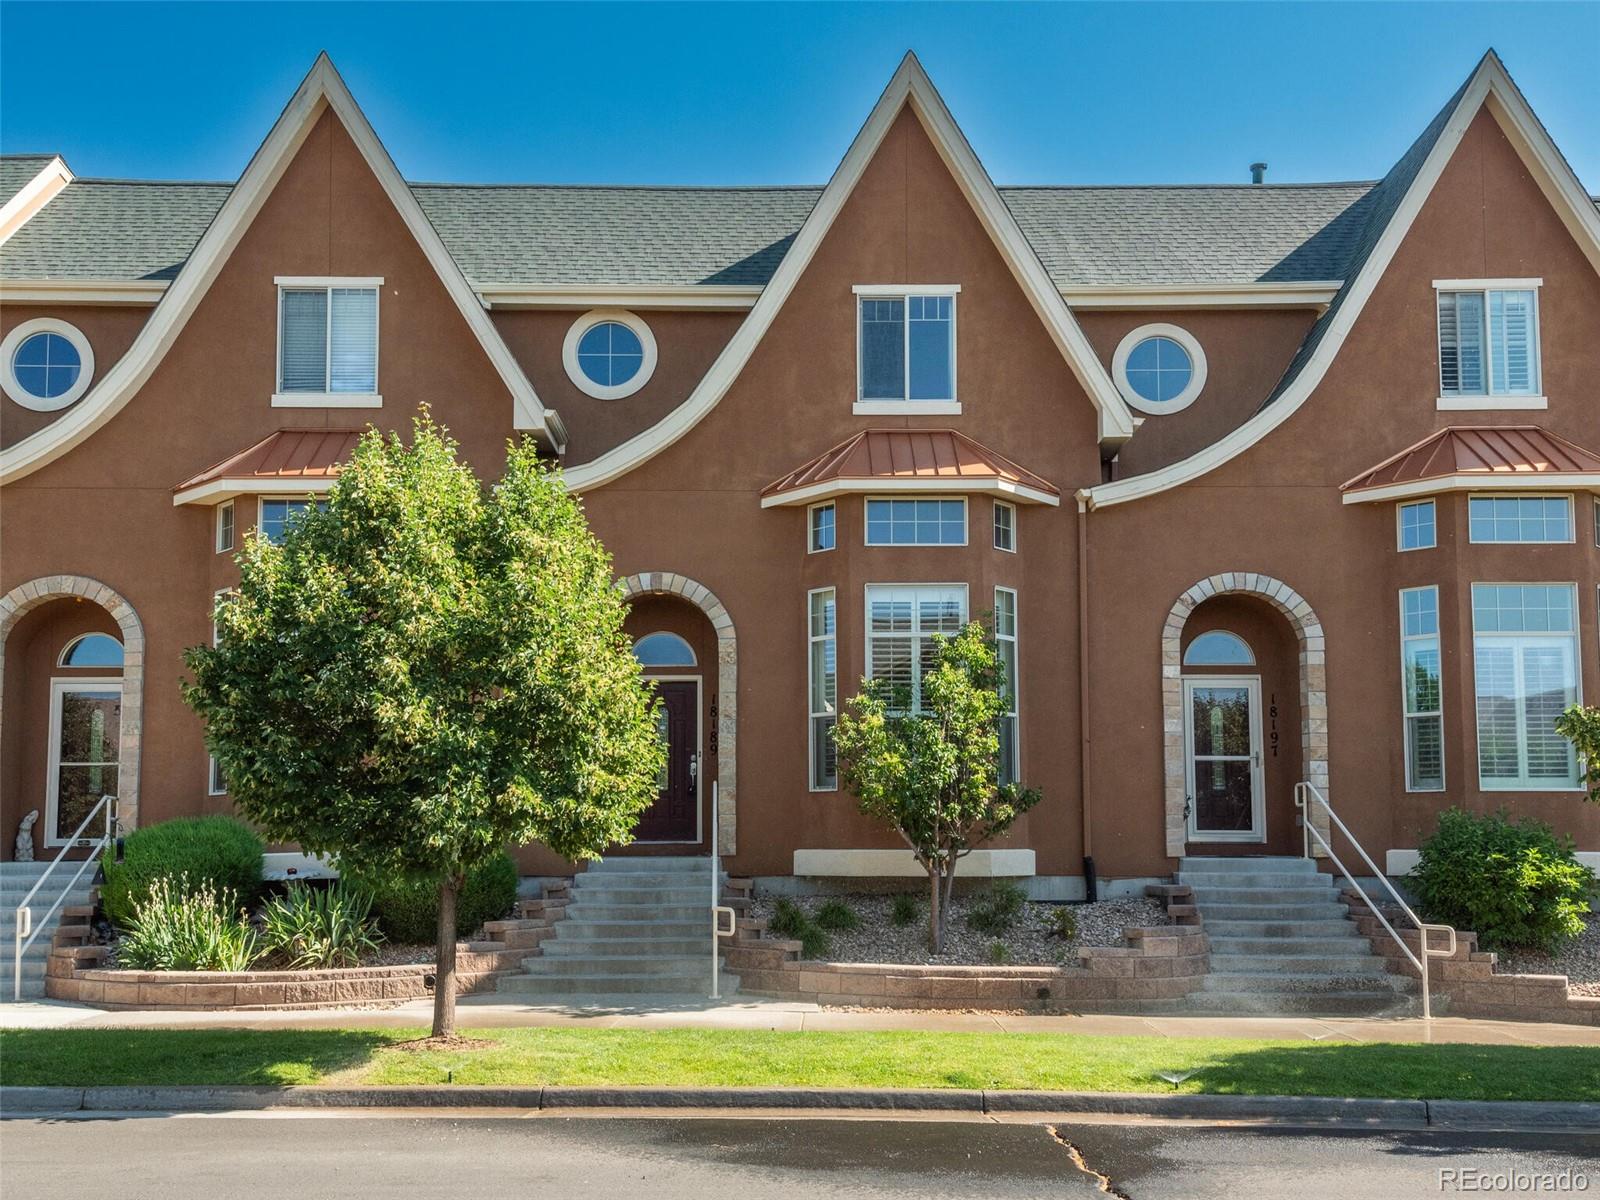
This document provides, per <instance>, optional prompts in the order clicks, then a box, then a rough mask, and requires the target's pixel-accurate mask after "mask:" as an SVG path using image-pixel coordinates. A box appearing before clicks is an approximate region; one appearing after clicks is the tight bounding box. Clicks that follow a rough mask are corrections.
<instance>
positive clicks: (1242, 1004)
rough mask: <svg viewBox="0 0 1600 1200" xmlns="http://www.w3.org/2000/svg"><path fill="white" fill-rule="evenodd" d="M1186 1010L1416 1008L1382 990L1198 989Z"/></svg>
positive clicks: (1401, 1011)
mask: <svg viewBox="0 0 1600 1200" xmlns="http://www.w3.org/2000/svg"><path fill="white" fill-rule="evenodd" d="M1185 1011H1187V1012H1189V1013H1190V1014H1192V1015H1194V1016H1228V1017H1237V1016H1257V1017H1280V1016H1318V1017H1355V1016H1378V1015H1383V1016H1391V1017H1402V1016H1409V1015H1411V1014H1413V1013H1414V1012H1416V1011H1417V1002H1416V1000H1415V999H1414V998H1413V997H1411V996H1404V995H1398V994H1395V993H1389V994H1387V995H1386V994H1384V993H1381V992H1303V993H1295V992H1277V993H1271V992H1267V993H1263V992H1222V991H1205V992H1196V993H1195V994H1194V995H1192V996H1191V997H1190V998H1189V1004H1188V1007H1187V1008H1186V1010H1185Z"/></svg>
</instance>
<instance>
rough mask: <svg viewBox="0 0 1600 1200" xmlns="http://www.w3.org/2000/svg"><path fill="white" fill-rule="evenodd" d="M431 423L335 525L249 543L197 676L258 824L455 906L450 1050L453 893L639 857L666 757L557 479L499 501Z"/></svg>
mask: <svg viewBox="0 0 1600 1200" xmlns="http://www.w3.org/2000/svg"><path fill="white" fill-rule="evenodd" d="M456 449H457V447H456V443H455V442H454V441H453V440H451V439H450V437H449V435H448V433H447V432H446V431H444V430H443V429H441V428H440V427H439V426H437V425H436V424H434V422H433V420H432V418H431V417H430V416H429V415H428V413H427V411H426V410H424V411H423V413H422V415H421V416H420V417H419V418H418V419H417V421H416V422H415V423H414V429H413V438H412V444H411V445H410V446H409V447H408V446H406V445H405V444H404V443H403V442H402V440H401V439H400V437H399V436H398V435H395V434H391V435H389V436H388V437H384V436H383V435H381V434H380V433H378V432H377V431H376V430H369V431H368V432H367V434H366V435H365V436H363V437H362V438H361V440H360V443H359V444H358V445H357V447H356V449H355V452H354V454H353V455H352V456H351V460H350V463H349V465H348V466H347V467H346V468H345V469H344V471H343V472H342V473H341V474H340V476H339V478H338V480H337V482H336V483H335V485H334V487H333V489H332V492H331V494H330V496H329V501H328V506H327V508H326V510H325V511H316V510H314V509H313V510H310V511H308V512H306V513H305V514H304V515H303V516H302V517H299V518H297V519H296V520H295V521H294V522H293V523H292V525H291V526H290V528H289V530H288V531H287V534H286V536H285V537H284V538H283V540H282V543H281V544H279V545H274V544H272V543H270V542H268V541H266V540H264V539H262V538H260V537H253V538H251V539H249V540H248V541H247V542H246V544H245V547H244V550H243V552H242V553H241V555H240V556H239V565H240V586H239V590H238V593H237V595H236V596H235V597H233V598H232V599H230V600H229V601H228V602H227V603H224V604H221V605H219V607H218V611H217V614H216V621H217V630H218V635H219V636H218V639H217V644H216V645H215V646H196V647H194V648H192V649H190V650H189V651H188V652H187V653H186V654H185V656H184V661H185V663H186V665H187V667H188V669H189V672H190V674H191V675H192V676H193V682H192V683H187V684H185V686H184V698H185V699H186V700H187V701H188V703H189V705H190V707H191V708H193V709H194V710H195V712H197V713H199V715H200V716H201V717H202V718H204V720H205V722H206V741H207V745H208V746H209V747H210V749H211V752H212V753H213V754H215V755H216V756H217V758H218V760H219V763H220V765H221V768H222V771H223V774H224V776H225V777H226V779H227V781H228V788H229V792H230V794H231V795H232V797H233V800H234V802H235V804H236V805H237V806H238V808H239V810H240V812H241V813H242V814H243V815H244V816H246V817H247V818H249V819H250V820H251V821H253V822H255V824H256V825H257V826H259V827H260V829H261V830H262V832H263V833H265V834H266V835H267V836H268V837H269V838H272V839H275V840H282V841H294V842H298V843H299V844H300V845H301V846H302V847H303V848H304V849H305V850H306V851H308V852H311V853H322V854H331V855H336V856H338V857H339V858H340V859H341V860H343V861H347V862H351V863H353V864H355V865H356V866H357V867H358V868H359V870H360V871H361V872H363V873H366V874H368V875H371V874H376V873H391V874H393V875H395V876H399V877H403V878H407V879H411V880H415V881H417V882H419V883H420V882H427V883H429V884H432V885H433V886H436V887H437V888H438V891H439V922H438V955H439V957H438V973H437V983H436V987H435V993H434V1013H433V1033H434V1036H436V1037H450V1036H453V1035H454V1030H455V946H456V893H457V890H458V889H459V888H460V886H461V882H462V879H463V877H464V876H465V874H466V873H467V872H468V871H469V870H471V869H473V868H474V867H475V866H477V865H478V864H480V863H482V862H484V861H485V860H487V859H489V858H491V857H493V856H494V855H496V854H499V853H500V852H501V851H502V850H503V848H504V847H505V846H507V845H511V844H521V843H526V842H531V841H540V842H543V843H545V844H546V845H547V846H549V847H550V848H551V849H553V850H555V851H556V852H557V853H558V854H561V855H564V856H565V857H567V858H571V859H583V858H595V857H598V856H599V855H600V853H601V852H602V851H603V850H604V849H605V848H606V847H607V846H609V845H612V844H614V843H617V842H623V841H626V840H627V839H628V838H629V836H630V834H631V831H632V829H633V827H634V825H635V823H636V821H637V818H638V815H639V813H640V812H641V811H642V810H643V808H644V807H645V806H646V805H647V804H648V803H649V802H650V800H651V799H652V798H653V797H654V795H655V792H656V775H657V772H658V771H659V769H660V766H661V762H662V757H663V755H664V753H665V751H664V749H663V748H662V746H661V744H660V742H659V740H658V738H657V735H656V727H655V719H654V702H653V699H652V695H651V692H650V690H649V687H648V685H647V684H646V683H645V682H644V680H643V678H642V676H641V675H640V672H639V667H638V664H637V663H636V661H635V660H634V658H633V655H632V654H631V652H630V648H629V643H628V640H627V638H626V636H625V635H624V633H623V629H622V623H623V617H624V615H625V608H624V603H623V598H622V596H621V593H620V592H619V591H618V590H617V588H616V586H615V582H614V580H613V578H612V573H611V562H610V558H609V556H608V555H607V554H606V552H605V550H604V549H603V548H602V547H601V545H600V543H599V542H598V541H597V540H596V539H595V538H594V536H593V535H592V534H591V533H590V532H589V529H588V527H587V525H586V523H585V521H584V516H583V512H582V510H581V508H580V507H579V505H578V503H577V501H576V500H575V499H574V498H573V497H572V496H571V495H570V494H569V493H568V491H567V489H566V487H565V486H564V485H563V483H562V481H561V477H560V475H559V473H558V472H557V471H555V470H553V469H550V468H549V467H547V466H546V465H545V464H544V463H542V462H541V461H540V460H539V458H538V457H537V455H536V454H535V452H534V450H533V449H532V448H531V447H530V446H527V445H521V446H512V447H511V448H510V451H509V454H508V457H507V460H506V470H505V474H504V476H503V477H502V478H501V480H500V481H499V482H498V483H497V484H495V485H494V486H493V487H492V488H489V489H487V490H486V489H484V488H483V487H481V486H480V485H479V482H478V479H477V477H476V476H475V475H474V474H473V472H472V469H471V468H470V467H468V466H467V465H465V464H464V463H462V462H460V461H458V459H457V455H456Z"/></svg>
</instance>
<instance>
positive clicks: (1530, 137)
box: [1088, 52, 1600, 508]
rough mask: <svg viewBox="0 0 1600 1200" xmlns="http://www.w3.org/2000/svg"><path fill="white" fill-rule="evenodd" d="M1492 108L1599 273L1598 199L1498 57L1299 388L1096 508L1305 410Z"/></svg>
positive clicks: (1175, 478)
mask: <svg viewBox="0 0 1600 1200" xmlns="http://www.w3.org/2000/svg"><path fill="white" fill-rule="evenodd" d="M1486 103H1487V104H1488V106H1489V111H1490V113H1491V114H1493V115H1494V117H1495V118H1496V120H1497V121H1499V123H1500V125H1501V127H1502V129H1504V130H1505V131H1506V133H1507V136H1508V137H1509V138H1510V140H1511V142H1512V144H1513V146H1519V144H1521V145H1522V146H1525V147H1526V148H1525V149H1523V148H1521V146H1519V154H1521V155H1522V157H1523V161H1524V162H1526V163H1527V165H1528V167H1529V170H1530V171H1531V172H1532V174H1533V176H1534V178H1535V179H1537V180H1539V186H1540V188H1541V189H1542V190H1543V191H1544V193H1545V195H1546V196H1548V197H1549V198H1550V201H1551V203H1552V204H1553V205H1554V206H1555V207H1556V210H1557V212H1558V213H1560V214H1561V217H1562V220H1563V221H1564V222H1565V223H1566V225H1567V228H1568V229H1569V230H1571V231H1572V234H1573V236H1574V238H1576V239H1577V242H1578V245H1579V246H1580V247H1582V248H1583V251H1584V253H1585V254H1586V255H1587V256H1588V258H1589V260H1590V261H1591V262H1592V263H1594V264H1595V266H1596V269H1600V212H1597V211H1596V209H1595V205H1594V201H1592V200H1590V199H1589V197H1588V195H1587V194H1586V193H1585V192H1584V190H1583V187H1582V185H1581V184H1580V183H1579V182H1578V180H1577V177H1576V176H1574V175H1573V173H1572V168H1571V167H1569V166H1568V165H1567V162H1566V159H1564V158H1562V157H1561V152H1560V151H1559V150H1557V149H1556V147H1555V144H1554V143H1553V142H1552V141H1551V140H1550V135H1549V133H1547V132H1546V131H1545V128H1544V126H1543V125H1541V124H1539V121H1538V118H1536V117H1535V116H1534V115H1533V111H1532V109H1530V108H1529V107H1528V102H1527V100H1526V99H1524V98H1523V96H1522V93H1521V92H1519V91H1518V90H1517V86H1516V84H1515V83H1513V82H1512V81H1511V77H1510V76H1509V75H1508V74H1506V69H1505V67H1504V65H1502V63H1501V62H1500V59H1499V58H1498V57H1497V56H1496V55H1495V54H1494V53H1493V52H1491V53H1489V54H1488V55H1486V56H1485V57H1484V60H1483V62H1481V63H1480V64H1479V65H1478V68H1477V70H1476V71H1475V72H1474V73H1473V77H1472V79H1471V80H1470V81H1469V82H1468V84H1467V87H1466V89H1465V90H1464V91H1463V92H1462V94H1461V99H1460V101H1459V102H1458V103H1457V104H1456V108H1455V111H1454V112H1453V113H1451V114H1450V116H1449V118H1448V119H1447V122H1446V124H1445V128H1444V131H1443V132H1442V133H1441V134H1440V135H1439V140H1438V141H1437V142H1435V143H1434V146H1433V149H1432V150H1431V151H1430V152H1429V153H1428V157H1427V159H1426V160H1425V161H1424V162H1423V165H1422V169H1421V170H1420V171H1418V172H1417V177H1416V178H1415V179H1413V180H1412V181H1411V187H1410V189H1409V190H1408V191H1407V192H1406V195H1405V198H1404V199H1403V200H1402V201H1401V203H1400V206H1399V208H1398V209H1396V210H1395V213H1394V216H1393V217H1391V218H1390V220H1389V224H1388V226H1387V227H1386V228H1385V229H1384V231H1383V234H1382V235H1381V236H1380V237H1379V239H1378V243H1377V245H1376V246H1375V247H1374V248H1373V251H1372V254H1371V255H1370V256H1369V257H1368V258H1367V261H1366V263H1365V264H1364V265H1363V266H1362V268H1361V272H1360V274H1358V275H1357V276H1356V278H1355V280H1354V281H1353V282H1352V283H1351V285H1350V294H1349V295H1348V296H1346V297H1345V300H1344V303H1343V304H1341V305H1340V306H1339V310H1338V313H1337V314H1336V315H1335V317H1334V319H1333V323H1332V325H1331V326H1330V327H1329V329H1328V331H1327V333H1326V335H1325V336H1324V337H1323V339H1322V341H1321V342H1320V343H1319V344H1318V346H1317V348H1316V350H1315V352H1314V353H1313V354H1312V356H1311V358H1310V361H1308V362H1307V363H1306V365H1305V368H1304V369H1303V370H1302V371H1301V372H1300V374H1299V376H1298V377H1297V378H1296V379H1295V381H1294V383H1293V384H1292V385H1290V387H1289V388H1288V389H1286V390H1285V391H1284V393H1283V395H1281V396H1279V397H1278V398H1277V399H1276V400H1275V401H1273V402H1272V403H1271V404H1269V405H1268V406H1267V407H1266V408H1265V409H1263V410H1262V411H1260V412H1258V413H1257V414H1256V415H1255V416H1253V417H1251V418H1250V420H1248V421H1246V422H1245V423H1244V424H1243V425H1240V426H1239V427H1238V428H1237V429H1235V430H1233V432H1231V433H1229V434H1228V435H1227V436H1226V437H1224V438H1222V439H1221V440H1220V441H1217V442H1214V443H1212V444H1211V445H1210V446H1207V447H1206V448H1205V449H1204V450H1201V451H1200V452H1199V453H1197V454H1193V455H1190V456H1189V457H1188V458H1186V459H1183V460H1182V461H1180V462H1176V463H1173V464H1171V465H1170V466H1167V467H1163V468H1162V469H1161V470H1159V471H1151V472H1150V473H1149V474H1147V475H1136V476H1134V477H1133V478H1131V479H1120V480H1117V481H1115V482H1113V483H1102V484H1100V485H1098V486H1096V487H1093V488H1090V489H1088V495H1089V506H1090V507H1091V508H1106V507H1109V506H1110V505H1113V504H1123V503H1126V502H1127V501H1129V500H1138V499H1141V498H1142V497H1144V496H1151V495H1154V494H1156V493H1157V492H1164V491H1166V490H1167V489H1169V488H1174V487H1178V486H1179V485H1181V484H1185V483H1189V482H1191V481H1192V480H1195V479H1198V478H1199V477H1200V476H1202V475H1204V474H1206V473H1207V472H1208V471H1212V470H1215V469H1216V468H1217V467H1220V466H1222V464H1223V463H1226V462H1228V461H1230V460H1231V459H1233V458H1235V457H1237V456H1238V455H1239V454H1241V453H1243V452H1244V451H1245V450H1248V449H1249V448H1250V447H1251V446H1254V445H1255V444H1256V443H1257V442H1259V441H1261V440H1262V439H1263V438H1264V437H1266V436H1267V435H1268V434H1269V433H1271V432H1272V431H1273V430H1274V429H1276V428H1278V426H1280V425H1282V424H1283V423H1284V422H1285V421H1287V420H1288V419H1289V418H1290V417H1292V416H1293V415H1294V414H1295V413H1296V412H1298V411H1299V410H1300V407H1301V405H1303V404H1304V403H1305V402H1306V400H1307V399H1308V398H1309V397H1310V395H1311V393H1312V392H1314V391H1315V390H1316V388H1317V385H1318V384H1320V383H1321V382H1322V379H1323V376H1325V375H1326V374H1327V372H1328V368H1329V367H1330V366H1331V365H1332V364H1333V360H1334V358H1335V357H1336V356H1337V355H1338V353H1339V350H1340V348H1341V347H1342V346H1343V345H1344V341H1345V338H1346V337H1347V336H1348V335H1349V333H1350V330H1351V328H1352V327H1353V326H1354V325H1355V323H1356V321H1357V320H1358V319H1359V318H1360V316H1361V312H1362V309H1364V308H1365V307H1366V303H1367V300H1368V298H1370V297H1371V295H1372V292H1373V290H1374V289H1375V288H1376V287H1377V285H1378V281H1379V280H1380V279H1382V278H1383V275H1384V272H1385V271H1387V270H1388V267H1389V263H1390V262H1391V261H1392V260H1393V258H1394V256H1395V253H1396V251H1398V250H1399V248H1400V244H1401V242H1403V241H1404V240H1405V237H1406V234H1407V233H1408V232H1410V230H1411V224H1412V222H1413V221H1415V220H1416V217H1417V214H1418V213H1419V212H1420V211H1421V210H1422V206H1423V204H1424V203H1425V202H1426V201H1427V199H1428V197H1429V196H1430V195H1431V194H1432V192H1433V188H1434V185H1435V184H1436V183H1438V181H1439V176H1440V175H1442V174H1443V173H1444V169H1445V166H1446V165H1447V164H1448V163H1449V161H1450V159H1451V157H1452V156H1453V155H1454V154H1455V151H1456V147H1457V146H1459V145H1460V143H1461V139H1462V137H1463V136H1464V135H1465V134H1466V131H1467V127H1468V126H1469V125H1470V124H1471V123H1472V120H1473V118H1474V117H1475V116H1477V114H1478V110H1479V109H1480V108H1481V107H1483V106H1484V105H1485V104H1486ZM1508 122H1509V124H1508Z"/></svg>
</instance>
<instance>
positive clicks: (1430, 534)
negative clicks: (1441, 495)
mask: <svg viewBox="0 0 1600 1200" xmlns="http://www.w3.org/2000/svg"><path fill="white" fill-rule="evenodd" d="M1398 519H1399V522H1400V533H1399V538H1400V549H1402V550H1431V549H1433V547H1435V546H1436V545H1438V544H1439V532H1438V521H1437V517H1436V514H1435V511H1434V503H1433V501H1432V500H1418V501H1415V502H1414V503H1411V504H1402V505H1400V511H1399V515H1398Z"/></svg>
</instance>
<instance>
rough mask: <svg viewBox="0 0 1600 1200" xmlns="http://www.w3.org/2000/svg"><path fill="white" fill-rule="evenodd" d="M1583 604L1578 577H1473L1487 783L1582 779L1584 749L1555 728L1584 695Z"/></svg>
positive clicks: (1482, 776) (1550, 783)
mask: <svg viewBox="0 0 1600 1200" xmlns="http://www.w3.org/2000/svg"><path fill="white" fill-rule="evenodd" d="M1576 607H1577V606H1576V595H1575V592H1574V589H1573V588H1572V586H1571V585H1570V584H1484V583H1475V584H1473V585H1472V628H1473V646H1472V651H1473V656H1474V658H1475V659H1476V670H1475V676H1476V683H1477V687H1476V691H1477V701H1478V776H1479V782H1480V783H1481V784H1482V786H1484V787H1488V788H1495V787H1500V788H1506V787H1514V788H1527V789H1531V788H1569V787H1573V786H1575V785H1576V784H1577V782H1578V763H1577V756H1576V755H1575V754H1574V752H1573V749H1572V745H1571V743H1569V742H1568V741H1567V740H1566V739H1565V738H1563V737H1562V736H1561V735H1560V734H1558V733H1557V732H1556V731H1555V722H1556V718H1557V717H1559V716H1560V715H1561V713H1562V711H1563V710H1564V709H1566V707H1567V706H1568V705H1569V704H1572V703H1573V702H1574V701H1576V700H1577V698H1578V664H1577V637H1576V634H1577V623H1576V611H1575V610H1576Z"/></svg>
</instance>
